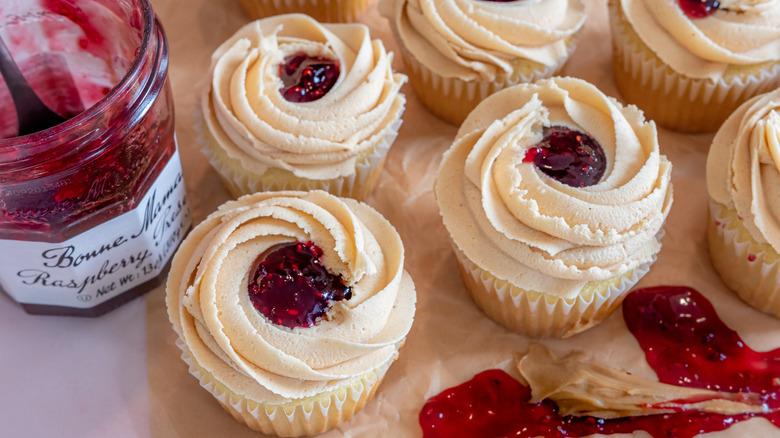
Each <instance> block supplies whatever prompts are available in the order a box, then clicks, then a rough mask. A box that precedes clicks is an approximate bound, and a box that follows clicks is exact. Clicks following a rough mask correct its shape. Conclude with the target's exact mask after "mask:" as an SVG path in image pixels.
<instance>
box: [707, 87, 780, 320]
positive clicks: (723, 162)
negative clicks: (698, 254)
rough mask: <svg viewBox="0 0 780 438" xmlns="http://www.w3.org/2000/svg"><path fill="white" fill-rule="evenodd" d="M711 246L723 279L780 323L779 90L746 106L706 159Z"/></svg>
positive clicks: (717, 138)
mask: <svg viewBox="0 0 780 438" xmlns="http://www.w3.org/2000/svg"><path fill="white" fill-rule="evenodd" d="M707 191H708V192H709V194H710V218H709V226H708V228H707V229H708V232H707V236H708V241H709V248H710V257H711V258H712V262H713V264H714V265H715V269H716V270H717V271H718V273H719V274H720V277H721V278H722V279H723V281H724V282H725V283H726V285H728V286H729V287H730V288H731V289H732V290H734V291H735V292H736V293H737V294H738V295H739V296H740V297H741V298H742V299H743V300H745V301H746V302H747V303H748V304H750V305H751V306H753V307H755V308H756V309H758V310H761V311H762V312H766V313H769V314H771V315H774V316H776V317H778V318H780V255H778V254H779V253H780V89H779V90H775V91H773V92H771V93H767V94H764V95H761V96H756V97H754V98H753V99H751V100H749V101H748V102H745V103H744V104H743V105H742V106H740V107H739V108H738V109H737V111H735V112H734V114H732V115H731V117H729V118H728V120H726V123H724V124H723V126H722V127H721V128H720V130H718V133H717V134H716V135H715V138H714V140H713V142H712V146H711V147H710V152H709V155H708V156H707Z"/></svg>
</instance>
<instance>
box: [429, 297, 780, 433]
mask: <svg viewBox="0 0 780 438" xmlns="http://www.w3.org/2000/svg"><path fill="white" fill-rule="evenodd" d="M623 316H624V319H625V321H626V324H627V325H628V328H629V330H630V331H631V333H632V334H633V335H634V336H635V337H636V338H637V340H638V341H639V344H640V345H641V347H642V348H643V349H644V351H645V355H646V357H647V360H648V363H649V364H650V366H651V367H652V368H653V370H654V371H655V372H656V374H657V375H658V379H659V380H660V381H661V382H665V383H670V384H674V385H679V386H684V387H695V388H707V389H713V390H718V391H725V392H734V393H742V394H745V395H746V396H747V395H748V394H747V393H751V394H758V395H759V397H760V399H761V401H762V402H763V403H764V405H765V406H766V408H767V411H766V412H764V413H744V414H737V415H723V414H717V413H709V412H701V411H697V410H695V409H692V410H682V411H679V412H673V413H669V414H653V415H643V416H636V417H622V418H609V419H605V418H597V417H592V416H564V415H561V414H560V413H559V409H558V406H557V405H556V404H555V403H554V402H553V401H551V400H549V399H545V400H542V401H540V402H538V403H532V402H530V400H531V395H532V394H531V389H530V388H528V387H527V386H525V385H523V384H521V383H520V382H518V381H517V380H515V379H514V378H512V377H511V376H510V375H509V374H507V373H506V372H504V371H502V370H488V371H484V372H482V373H480V374H477V375H476V376H475V377H474V378H473V379H472V380H470V381H469V382H466V383H464V384H461V385H459V386H456V387H454V388H450V389H448V390H445V391H443V392H442V393H440V394H439V395H436V396H434V397H432V398H431V399H429V400H428V402H427V403H426V404H425V406H423V409H422V410H421V411H420V416H419V421H420V425H421V426H422V429H423V436H424V437H425V438H438V437H448V438H458V437H470V438H483V437H484V438H487V437H496V436H512V437H518V438H523V437H528V438H530V437H536V436H544V437H547V438H551V437H585V436H589V435H593V434H596V433H600V434H606V435H610V434H616V433H632V432H635V431H639V430H644V431H646V432H647V433H649V434H650V435H651V436H653V437H655V438H662V437H675V438H693V437H694V436H697V435H699V434H702V433H708V432H715V431H720V430H725V429H728V428H729V427H731V426H732V425H734V424H735V423H737V422H740V421H744V420H749V419H751V418H753V417H764V418H766V419H767V420H769V421H770V422H772V423H773V424H774V425H775V426H780V411H779V410H778V409H779V408H780V385H779V384H778V383H777V376H778V375H780V349H777V350H773V351H768V352H764V353H761V352H756V351H753V350H752V349H750V348H749V347H748V346H747V345H745V343H744V341H743V340H742V339H741V338H740V337H739V335H738V334H737V333H736V332H734V331H733V330H731V329H730V328H728V327H727V326H726V325H725V324H724V323H723V322H722V321H721V320H720V318H719V317H718V315H717V313H716V312H715V310H714V308H713V306H712V304H711V303H710V302H709V301H708V300H707V299H706V298H705V297H704V296H703V295H701V294H700V293H699V292H697V291H695V290H693V289H691V288H687V287H667V286H661V287H653V288H647V289H641V290H637V291H634V292H632V293H631V294H629V295H628V297H627V298H626V300H625V301H624V302H623ZM697 401H700V400H690V401H689V402H690V403H695V402H697ZM683 402H684V401H683Z"/></svg>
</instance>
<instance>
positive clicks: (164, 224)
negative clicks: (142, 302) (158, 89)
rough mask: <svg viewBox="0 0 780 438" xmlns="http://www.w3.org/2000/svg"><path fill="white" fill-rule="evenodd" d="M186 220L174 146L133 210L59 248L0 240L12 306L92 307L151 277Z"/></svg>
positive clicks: (0, 278)
mask: <svg viewBox="0 0 780 438" xmlns="http://www.w3.org/2000/svg"><path fill="white" fill-rule="evenodd" d="M191 223H192V219H191V217H190V212H189V205H188V204H187V197H186V193H185V189H184V181H183V179H182V169H181V161H180V160H179V151H178V149H177V150H176V152H175V153H174V154H173V156H172V157H171V159H170V160H168V163H167V164H166V165H165V168H163V170H162V172H160V174H159V176H158V177H157V180H155V182H154V183H153V184H152V186H151V187H150V188H149V190H148V191H147V192H146V195H144V197H143V199H141V202H139V203H138V205H137V207H136V208H134V209H133V210H131V211H129V212H127V213H124V214H122V215H120V216H117V217H115V218H113V219H111V220H109V221H107V222H104V223H102V224H100V225H98V226H96V227H94V228H91V229H89V230H87V231H85V232H83V233H81V234H79V235H78V236H75V237H73V238H72V239H68V240H66V241H64V242H61V243H47V242H24V241H19V240H2V239H0V285H2V288H3V289H4V290H5V291H6V292H7V293H8V294H9V295H11V296H12V297H13V298H14V299H15V300H16V301H17V302H20V303H25V304H44V305H49V306H65V307H72V308H82V309H86V308H91V307H95V306H97V305H99V304H101V303H103V302H105V301H108V300H110V299H111V298H114V297H116V296H117V295H119V294H121V293H123V292H126V291H128V290H130V289H133V288H134V287H136V286H139V285H141V284H143V283H145V282H147V281H149V280H152V279H154V278H155V277H157V276H158V275H159V274H160V273H161V272H162V270H163V269H164V268H165V266H166V264H167V263H168V260H170V258H171V256H172V255H173V252H174V251H175V250H176V248H177V247H178V246H179V243H180V242H181V240H182V239H183V238H184V234H185V233H186V232H187V230H188V229H189V227H190V225H191Z"/></svg>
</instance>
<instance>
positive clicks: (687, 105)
mask: <svg viewBox="0 0 780 438" xmlns="http://www.w3.org/2000/svg"><path fill="white" fill-rule="evenodd" d="M609 14H610V24H611V27H612V46H613V63H612V67H613V70H614V73H615V82H616V84H617V87H618V90H619V91H620V94H621V95H622V96H623V97H624V98H625V99H626V100H627V101H628V102H629V103H632V104H635V105H637V106H638V107H639V108H641V109H642V110H643V111H644V112H645V115H646V116H647V117H648V118H650V119H653V120H654V121H656V122H657V123H658V124H660V125H661V126H664V127H667V128H670V129H674V130H677V131H682V132H707V131H715V130H717V129H718V128H719V127H720V125H721V124H722V123H723V121H724V120H726V118H727V117H728V116H729V114H731V113H732V112H733V111H734V110H735V109H736V108H737V107H738V106H739V105H740V104H742V103H743V102H745V101H746V100H748V99H750V98H751V97H753V96H756V95H758V94H761V93H765V92H767V91H770V90H773V89H775V88H777V87H778V86H780V0H609Z"/></svg>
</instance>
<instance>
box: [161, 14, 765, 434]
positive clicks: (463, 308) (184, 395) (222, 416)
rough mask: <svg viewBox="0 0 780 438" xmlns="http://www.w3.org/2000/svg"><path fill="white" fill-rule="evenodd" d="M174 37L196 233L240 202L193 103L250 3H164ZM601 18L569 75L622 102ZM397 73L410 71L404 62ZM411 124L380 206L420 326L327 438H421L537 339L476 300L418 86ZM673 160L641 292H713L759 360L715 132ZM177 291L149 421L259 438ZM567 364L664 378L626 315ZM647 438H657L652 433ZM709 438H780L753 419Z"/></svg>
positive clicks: (393, 153)
mask: <svg viewBox="0 0 780 438" xmlns="http://www.w3.org/2000/svg"><path fill="white" fill-rule="evenodd" d="M152 3H153V5H154V8H155V10H156V12H157V14H158V15H159V17H160V20H161V22H162V23H163V26H164V27H165V30H166V32H167V34H168V40H169V44H170V61H171V64H170V80H171V83H172V86H173V90H174V93H175V102H176V131H177V136H178V141H179V148H180V150H181V158H182V165H183V168H184V177H185V181H186V186H187V194H188V196H189V201H190V207H191V209H192V214H193V223H194V224H197V223H199V222H200V221H201V220H203V219H204V218H205V217H206V216H207V215H208V214H209V213H211V212H212V211H214V210H215V209H216V207H217V206H218V205H220V204H222V203H223V202H225V201H227V200H228V199H229V195H228V194H227V192H226V191H225V190H224V189H223V188H222V186H221V184H220V182H219V180H218V177H217V174H216V173H215V171H214V170H213V169H211V167H210V166H209V164H208V162H207V161H206V159H205V158H204V157H203V155H202V154H201V152H200V150H199V149H198V147H197V145H196V143H195V131H194V129H193V124H194V117H193V114H194V107H195V103H194V102H195V98H196V96H197V95H198V92H199V89H200V87H199V82H200V81H201V80H202V78H203V76H204V74H205V72H206V71H207V69H208V66H209V62H210V55H211V53H212V51H213V50H214V49H216V47H217V46H218V45H219V44H221V43H222V42H223V41H224V40H226V39H227V38H228V37H229V36H230V35H232V34H233V32H235V31H236V30H237V29H238V28H239V27H240V26H241V25H243V24H245V23H246V22H248V21H249V18H248V17H247V16H246V15H244V13H243V11H242V10H241V8H240V7H239V5H238V0H186V1H181V0H152ZM584 3H585V4H586V7H587V13H588V21H587V24H586V27H585V34H584V37H583V39H582V40H581V42H580V44H579V47H578V48H577V51H576V52H575V53H574V55H573V56H572V58H571V59H570V61H569V63H568V64H567V65H566V67H565V68H564V70H563V75H570V76H576V77H579V78H582V79H585V80H587V81H590V82H591V83H593V84H595V85H597V86H598V87H599V88H600V89H601V90H602V91H603V92H604V93H606V94H607V95H610V96H618V93H617V90H616V89H615V85H614V82H613V79H612V72H611V43H610V34H609V26H608V22H607V12H606V2H605V1H603V0H584ZM361 21H362V22H363V23H365V24H367V25H368V26H369V27H370V29H371V34H372V36H373V37H374V38H381V39H382V40H383V41H384V44H385V45H386V46H387V47H388V49H389V50H392V51H395V52H398V49H397V45H396V44H395V41H393V38H392V35H391V32H390V29H389V27H388V25H387V22H386V20H385V19H384V18H383V17H381V16H380V15H379V14H378V12H377V10H376V7H375V6H374V7H373V8H372V9H371V10H370V11H369V12H368V13H367V14H365V15H364V16H363V18H362V19H361ZM394 66H395V68H396V69H397V70H400V71H402V72H403V71H404V67H403V62H402V60H401V59H400V56H399V57H397V59H395V62H394ZM403 91H404V93H405V94H406V96H407V100H408V103H407V109H406V112H405V114H404V116H403V119H404V124H403V126H402V127H401V130H400V135H399V136H398V138H397V139H396V141H395V143H394V145H393V147H392V148H391V150H390V153H389V155H388V159H387V162H386V164H385V168H384V170H383V172H382V175H381V179H380V180H379V183H378V186H377V187H376V189H375V190H374V192H373V194H372V195H371V196H370V197H369V198H368V199H367V202H368V203H369V204H370V205H372V206H373V207H375V208H376V209H377V210H379V211H380V212H381V213H382V214H384V215H385V217H386V218H387V219H388V220H390V222H392V223H393V224H394V225H395V227H396V228H397V229H398V231H399V233H400V234H401V237H402V239H403V241H404V245H405V248H406V269H407V270H408V271H409V273H410V274H411V275H412V277H413V279H414V282H415V284H416V287H417V294H418V307H417V314H416V318H415V323H414V326H413V327H412V330H411V332H410V333H409V336H408V337H407V342H406V345H405V346H404V347H403V348H402V349H401V354H400V357H399V359H398V360H397V361H396V362H395V363H394V365H393V366H392V367H391V368H390V370H389V372H388V374H387V376H386V378H385V380H384V382H383V383H382V386H380V388H379V391H378V393H377V395H376V397H375V398H374V399H373V400H372V401H370V402H369V403H368V404H367V405H366V407H365V408H364V409H363V411H361V412H360V413H359V414H358V415H356V416H355V417H354V418H353V419H352V420H351V421H350V422H348V423H347V424H344V425H342V426H341V427H339V428H338V429H337V430H334V431H331V432H329V433H327V434H325V435H323V436H325V437H328V438H332V437H369V436H370V437H419V436H421V435H422V432H421V429H420V427H419V425H418V422H417V417H418V414H419V412H420V409H421V407H422V406H423V404H424V402H425V400H426V399H427V398H428V397H431V396H433V395H435V394H437V393H439V392H440V391H442V390H443V389H446V388H449V387H452V386H455V385H457V384H460V383H463V382H465V381H467V380H469V379H471V378H472V377H473V376H474V374H476V373H478V372H480V371H483V370H486V369H489V368H502V369H505V370H511V369H512V368H513V360H512V357H513V353H514V352H516V351H525V350H526V349H527V347H528V344H529V342H530V340H529V339H528V338H526V337H524V336H521V335H518V334H514V333H511V332H509V331H507V330H505V329H504V328H502V327H500V326H498V325H496V324H495V323H493V322H492V321H490V320H489V319H487V318H486V317H485V316H484V315H483V314H482V313H481V312H480V311H479V310H478V309H477V308H476V307H475V306H474V304H473V303H472V301H471V298H470V297H469V295H468V293H467V292H466V290H465V288H464V286H463V283H462V281H461V279H460V276H459V274H458V271H457V267H456V264H455V259H454V256H453V254H452V251H451V249H450V245H449V242H448V238H447V234H446V231H445V229H444V226H443V225H442V222H441V219H440V217H439V212H438V207H437V205H436V202H435V199H434V196H433V191H432V188H433V182H434V178H435V174H436V170H437V168H438V165H439V162H440V160H441V155H442V153H443V152H444V151H445V150H446V149H447V148H448V147H449V145H450V144H451V142H452V140H453V138H454V137H455V133H456V131H457V128H456V127H455V126H452V125H448V124H447V123H445V122H443V121H441V120H439V119H437V118H436V117H435V116H433V115H431V114H430V113H428V112H427V110H426V109H425V108H423V107H422V106H421V104H420V103H419V101H418V100H417V98H416V97H415V95H414V93H413V91H412V90H411V87H410V86H409V85H408V84H407V85H405V86H404V89H403ZM659 140H660V144H661V151H662V153H664V154H666V155H667V156H668V157H669V158H670V159H671V160H672V162H673V165H674V169H673V174H672V179H673V183H674V205H673V207H672V211H671V213H670V215H669V218H668V220H667V223H666V236H665V237H664V240H663V250H662V251H661V253H660V254H659V257H658V261H657V262H656V263H655V264H654V266H653V267H652V269H651V270H650V273H649V274H648V275H647V276H646V277H645V278H644V279H643V280H642V281H641V283H640V284H639V286H652V285H662V284H665V285H687V286H691V287H693V288H695V289H697V290H699V291H700V292H702V293H703V294H704V295H706V296H707V297H708V298H709V299H710V300H711V301H712V302H713V304H714V305H715V308H716V310H717V311H718V313H719V314H720V316H721V318H722V319H723V320H724V321H725V322H726V324H728V325H729V326H730V327H732V328H733V329H735V330H737V331H738V332H739V334H740V335H741V336H742V337H743V339H745V340H746V341H747V342H748V344H749V345H750V346H751V347H752V348H754V349H758V350H768V349H773V348H777V347H779V346H780V320H778V319H775V318H772V317H770V316H767V315H764V314H762V313H760V312H758V311H756V310H754V309H751V308H750V307H748V306H747V305H745V304H744V303H742V302H741V301H740V300H739V299H738V298H737V297H736V296H735V295H733V294H732V293H730V292H729V291H728V289H726V287H725V286H724V285H723V284H722V283H721V281H720V279H719V278H718V276H717V274H716V273H715V272H714V271H713V268H712V265H711V263H710V260H709V257H708V255H707V244H706V240H705V230H706V220H707V202H708V201H707V189H706V184H705V180H704V166H705V159H706V151H707V148H708V147H709V144H710V141H711V140H712V135H711V134H705V135H697V136H694V135H683V134H677V133H673V132H670V131H665V130H663V129H659ZM164 294H165V291H164V289H163V288H162V287H160V288H158V289H156V290H155V291H153V292H152V293H150V294H149V295H148V298H147V319H146V320H147V323H146V324H147V325H146V328H147V361H148V376H149V394H150V409H151V412H150V418H151V428H152V435H153V436H155V437H177V436H179V437H223V436H224V437H233V438H238V437H258V436H260V435H259V434H258V433H255V432H253V431H251V430H250V429H248V428H247V427H245V426H244V425H242V424H239V423H237V422H236V421H235V420H233V418H232V417H230V416H229V415H228V414H226V413H225V412H224V411H223V410H222V409H221V408H220V406H219V405H218V403H217V402H216V401H215V400H214V399H213V398H212V396H211V395H210V394H209V393H207V392H206V391H205V390H203V389H202V388H201V387H200V386H199V384H198V382H197V380H196V379H195V378H194V377H192V376H191V375H190V374H189V372H188V371H187V366H186V365H185V363H184V362H183V361H182V360H181V359H180V358H179V349H178V348H177V347H176V346H175V345H174V342H175V334H174V332H173V330H172V328H171V325H170V323H169V321H168V318H167V314H166V310H165V304H164ZM543 342H544V343H545V344H546V345H548V346H549V347H550V348H551V349H552V350H553V351H554V352H556V353H557V354H559V355H560V354H563V353H566V352H567V351H570V350H572V349H584V350H586V351H587V352H588V353H589V354H590V355H592V356H593V357H596V358H597V359H598V361H600V362H602V363H604V364H607V365H610V366H612V367H615V368H618V369H621V370H627V371H630V372H631V373H633V374H636V375H641V376H645V377H649V378H654V374H653V372H652V370H651V369H650V368H649V366H648V365H647V363H646V362H645V360H644V357H643V353H642V351H641V349H640V348H639V346H638V344H637V343H636V341H635V340H634V338H633V336H631V334H630V333H629V332H628V330H627V329H626V328H625V325H624V323H623V319H622V314H621V312H620V311H618V312H616V313H615V314H613V315H612V316H611V317H610V318H608V319H607V320H606V321H605V322H604V323H602V324H601V325H599V326H597V327H595V328H593V329H591V330H589V331H586V332H584V333H581V334H579V335H576V336H574V337H572V338H569V339H565V340H546V341H543ZM636 436H646V434H645V433H644V432H640V433H637V434H636ZM707 436H708V437H751V438H759V437H778V436H780V430H778V429H776V428H774V427H772V426H771V425H770V424H769V423H768V422H766V421H765V420H763V419H753V420H750V421H748V422H745V423H741V424H738V425H736V426H734V427H732V428H731V429H729V430H727V431H724V432H719V433H712V434H709V435H707Z"/></svg>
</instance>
